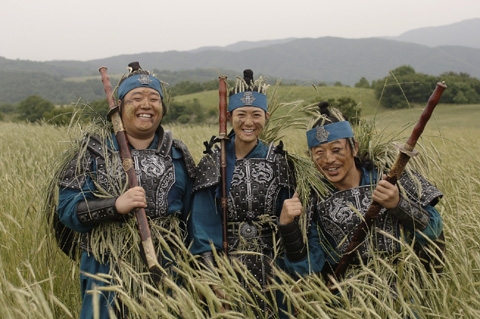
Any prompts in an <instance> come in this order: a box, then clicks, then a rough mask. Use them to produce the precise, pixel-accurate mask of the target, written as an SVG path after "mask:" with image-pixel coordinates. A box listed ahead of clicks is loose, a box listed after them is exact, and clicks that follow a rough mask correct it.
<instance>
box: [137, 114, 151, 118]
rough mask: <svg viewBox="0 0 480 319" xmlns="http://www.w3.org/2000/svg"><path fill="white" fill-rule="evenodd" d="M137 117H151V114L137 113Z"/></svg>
mask: <svg viewBox="0 0 480 319" xmlns="http://www.w3.org/2000/svg"><path fill="white" fill-rule="evenodd" d="M138 117H144V118H148V119H149V118H151V117H152V115H151V114H139V115H138Z"/></svg>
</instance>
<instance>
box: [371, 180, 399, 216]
mask: <svg viewBox="0 0 480 319" xmlns="http://www.w3.org/2000/svg"><path fill="white" fill-rule="evenodd" d="M386 178H387V176H386V175H383V180H381V181H380V182H378V185H377V188H376V189H375V191H374V192H373V194H372V199H373V200H374V201H376V202H377V203H379V204H380V205H382V206H383V207H385V208H388V209H390V208H395V207H397V205H398V202H399V201H400V192H399V190H398V187H397V185H393V184H391V183H390V182H387V181H386V180H385V179H386Z"/></svg>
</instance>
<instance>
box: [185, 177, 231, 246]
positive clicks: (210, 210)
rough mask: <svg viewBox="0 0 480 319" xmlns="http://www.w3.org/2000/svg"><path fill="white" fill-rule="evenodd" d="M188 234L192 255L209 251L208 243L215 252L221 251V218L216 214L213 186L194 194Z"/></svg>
mask: <svg viewBox="0 0 480 319" xmlns="http://www.w3.org/2000/svg"><path fill="white" fill-rule="evenodd" d="M189 233H190V235H191V237H192V240H193V243H192V246H191V252H192V254H194V255H198V254H201V253H204V252H207V251H211V250H212V248H211V244H210V242H213V244H214V245H215V248H216V249H217V250H221V249H222V238H223V234H222V217H221V216H220V214H219V213H217V209H216V203H215V187H214V186H213V187H210V188H205V189H201V190H199V191H197V192H195V193H194V195H193V202H192V215H191V216H190V219H189Z"/></svg>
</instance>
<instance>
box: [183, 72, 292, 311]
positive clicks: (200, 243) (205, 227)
mask: <svg viewBox="0 0 480 319" xmlns="http://www.w3.org/2000/svg"><path fill="white" fill-rule="evenodd" d="M266 88H267V85H266V84H264V83H263V82H262V79H258V80H257V81H253V72H252V71H251V70H245V71H244V78H243V79H241V78H239V79H237V82H236V85H235V88H233V89H232V90H231V91H230V98H229V104H228V114H227V117H228V120H229V121H230V123H231V126H232V131H231V132H230V134H229V135H228V138H229V140H228V141H227V142H226V147H225V150H226V161H227V167H226V176H225V178H226V190H227V206H228V214H227V220H226V221H224V220H223V217H222V208H221V197H222V190H221V184H222V183H221V174H220V170H219V168H220V151H219V150H218V149H212V145H208V146H207V151H206V152H205V153H206V156H204V157H203V158H202V159H201V160H200V163H199V164H198V167H197V178H196V180H195V183H194V188H193V191H194V197H193V205H192V217H191V219H190V221H191V227H190V234H191V236H192V238H193V244H192V247H191V251H192V253H193V254H195V255H200V256H201V257H202V261H203V262H204V263H205V265H206V266H208V267H211V266H213V265H214V261H213V253H212V243H213V246H214V248H215V249H216V250H217V251H218V252H219V253H221V252H222V250H223V249H222V247H223V245H222V237H223V234H222V225H223V223H226V227H227V237H228V239H227V240H228V253H229V255H232V256H234V257H235V258H236V259H237V260H239V261H240V262H241V263H242V264H243V265H245V267H246V268H247V269H248V270H249V271H250V273H251V275H253V276H254V277H255V278H256V279H257V281H258V284H259V285H260V287H256V288H257V289H258V291H262V290H264V289H263V288H265V287H266V286H267V285H268V283H269V279H271V278H272V277H273V272H272V263H274V262H277V264H279V263H281V261H280V260H279V258H277V257H279V256H277V255H276V254H277V250H276V249H275V246H276V239H278V236H276V225H277V219H278V216H279V215H280V209H281V207H282V203H283V200H284V199H286V198H289V197H290V195H291V192H290V189H291V188H290V187H291V181H290V179H289V176H291V175H290V174H289V168H288V165H287V161H286V157H285V154H284V152H283V151H282V149H281V147H278V146H274V145H273V143H272V144H270V145H265V144H264V143H262V141H261V140H260V139H259V136H260V134H261V133H262V131H263V129H264V127H265V124H266V122H267V120H268V117H269V113H268V107H267V96H266V94H265V93H266ZM241 252H246V253H245V254H242V253H241ZM280 266H281V265H280ZM240 277H241V281H242V284H244V285H245V287H246V288H247V287H249V286H250V287H251V286H252V283H251V281H250V282H248V277H249V276H240ZM250 290H251V289H250ZM217 292H218V291H217ZM253 294H254V293H253V292H252V295H253ZM266 295H268V293H265V296H266ZM254 299H255V300H256V302H257V307H256V309H255V310H254V314H255V317H262V318H270V317H272V318H274V317H278V316H282V315H283V313H282V312H280V313H278V312H279V310H278V309H272V307H271V306H269V304H271V303H270V302H269V301H267V300H265V299H266V298H262V297H261V296H256V297H254ZM281 303H282V302H281V301H280V300H278V301H277V303H276V304H277V305H280V304H281ZM245 307H247V306H246V305H245ZM246 311H247V310H246ZM250 311H251V310H250ZM244 313H245V314H247V313H248V312H244ZM252 316H253V314H252Z"/></svg>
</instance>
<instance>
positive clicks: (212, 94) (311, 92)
mask: <svg viewBox="0 0 480 319" xmlns="http://www.w3.org/2000/svg"><path fill="white" fill-rule="evenodd" d="M274 89H275V87H274V86H271V87H270V88H269V89H268V91H267V96H271V95H272V94H273V91H274ZM276 96H277V97H278V98H279V99H280V100H281V101H283V102H293V101H300V100H301V101H305V102H306V103H310V102H311V101H313V100H315V101H318V100H321V99H324V100H327V99H331V98H333V99H338V98H340V97H345V96H347V97H351V98H352V99H354V100H355V101H356V102H357V103H361V107H362V109H363V110H364V112H365V114H373V113H374V112H375V110H376V109H377V104H378V102H377V101H376V99H375V95H374V92H373V90H372V89H360V88H351V87H337V86H318V87H316V88H314V87H313V86H311V85H309V86H278V90H277V92H276ZM194 99H198V100H199V101H200V103H201V104H202V105H203V106H204V107H207V108H208V109H216V108H218V91H205V92H199V93H193V94H186V95H182V96H176V97H175V101H178V102H186V101H193V100H194Z"/></svg>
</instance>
